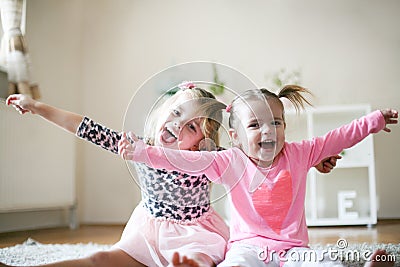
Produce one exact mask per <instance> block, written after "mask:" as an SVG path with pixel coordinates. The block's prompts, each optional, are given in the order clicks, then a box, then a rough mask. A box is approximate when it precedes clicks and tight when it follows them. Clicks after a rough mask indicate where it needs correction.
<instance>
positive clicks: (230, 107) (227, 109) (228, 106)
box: [225, 104, 232, 113]
mask: <svg viewBox="0 0 400 267" xmlns="http://www.w3.org/2000/svg"><path fill="white" fill-rule="evenodd" d="M231 109H232V105H231V104H229V105H227V106H226V108H225V110H226V112H228V113H230V112H231Z"/></svg>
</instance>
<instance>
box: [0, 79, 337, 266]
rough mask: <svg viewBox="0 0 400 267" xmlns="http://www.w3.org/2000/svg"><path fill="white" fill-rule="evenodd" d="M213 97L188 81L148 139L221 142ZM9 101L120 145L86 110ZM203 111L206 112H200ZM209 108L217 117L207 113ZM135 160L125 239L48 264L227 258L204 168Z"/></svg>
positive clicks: (192, 144) (171, 143) (194, 145)
mask: <svg viewBox="0 0 400 267" xmlns="http://www.w3.org/2000/svg"><path fill="white" fill-rule="evenodd" d="M214 99H215V98H214V96H213V95H212V94H211V93H209V92H207V91H205V90H203V89H201V88H198V87H196V86H195V85H194V84H191V83H186V84H183V85H182V86H181V89H180V90H179V91H178V92H177V93H176V94H175V95H174V96H172V97H171V98H169V99H168V100H167V101H166V102H165V103H164V104H163V105H162V106H161V107H160V109H158V110H157V111H156V112H154V113H153V116H152V118H153V119H154V120H153V123H152V124H151V125H152V126H153V128H151V127H147V128H148V130H149V132H150V133H148V134H146V136H147V137H149V138H147V139H148V140H146V141H147V143H148V144H151V145H155V146H165V147H169V148H172V149H184V150H198V147H199V144H200V143H201V141H202V140H204V138H205V137H207V138H210V139H211V140H213V142H214V143H215V144H216V145H218V144H219V140H218V128H219V123H218V122H217V121H218V118H219V117H220V116H221V112H220V111H221V108H224V107H225V105H222V104H220V103H217V102H215V101H214ZM213 101H214V102H213ZM7 104H9V105H10V104H11V105H13V106H14V107H15V108H16V109H17V110H18V111H19V112H20V113H22V114H24V113H26V112H31V113H34V114H38V115H40V116H42V117H43V118H45V119H47V120H49V121H50V122H53V123H55V124H56V125H58V126H60V127H62V128H64V129H66V130H67V131H69V132H71V133H74V134H75V133H76V135H77V136H79V137H81V138H83V139H85V140H88V141H90V142H93V143H94V144H96V145H99V146H101V147H103V148H104V149H106V150H109V151H111V152H113V153H117V142H118V140H119V139H120V138H121V133H119V132H115V131H113V130H111V129H108V128H106V127H104V126H102V125H99V124H97V123H95V122H94V121H92V120H91V119H89V118H87V117H83V116H81V115H78V114H75V113H71V112H67V111H64V110H60V109H57V108H55V107H52V106H49V105H46V104H43V103H40V102H37V101H34V100H32V99H31V98H28V97H25V96H22V95H12V96H10V97H9V98H8V99H7ZM197 109H198V110H197ZM201 111H203V112H202V113H201ZM199 115H201V116H202V117H206V119H201V118H200V119H199V118H198V116H199ZM210 116H211V117H213V118H214V120H213V119H211V118H207V117H210ZM215 119H216V120H217V121H216V120H215ZM336 159H337V157H332V158H327V159H326V160H324V161H322V162H321V163H320V164H318V165H317V169H318V170H319V171H320V172H329V171H330V170H331V169H332V168H333V167H334V166H335V164H336ZM135 167H136V169H137V174H138V176H139V180H140V183H141V189H142V201H141V203H140V204H139V205H138V206H137V208H136V209H135V210H134V211H133V213H132V216H131V218H130V220H129V222H128V224H127V226H126V227H125V229H124V232H123V234H122V237H121V240H120V241H119V242H118V243H117V244H115V245H114V246H113V248H112V250H111V251H106V252H100V253H96V254H94V255H93V256H91V257H89V258H84V259H78V260H73V261H68V262H62V263H55V264H50V265H47V266H55V267H57V266H58V267H62V266H72V267H74V266H143V265H146V266H151V267H152V266H167V265H169V264H171V263H172V264H173V265H174V266H187V265H190V266H196V265H197V266H212V265H214V264H216V263H219V262H220V261H221V260H222V259H223V256H224V253H225V245H226V241H227V239H228V229H227V226H226V225H225V223H224V222H223V221H222V219H221V218H220V217H219V216H218V215H217V214H216V212H215V211H214V210H213V209H212V208H211V207H210V187H209V182H208V180H207V178H206V177H205V176H204V175H199V176H190V175H187V174H185V173H181V172H176V171H173V172H168V171H165V170H164V169H153V168H149V167H147V166H145V165H144V164H135ZM174 251H177V252H179V253H180V254H183V255H185V256H184V257H183V258H182V259H181V258H180V256H179V254H178V253H176V254H173V253H174ZM0 266H2V265H1V264H0ZM3 266H4V265H3Z"/></svg>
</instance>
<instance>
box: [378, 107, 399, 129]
mask: <svg viewBox="0 0 400 267" xmlns="http://www.w3.org/2000/svg"><path fill="white" fill-rule="evenodd" d="M381 112H382V115H383V117H384V118H385V122H386V127H385V128H384V129H383V130H384V131H385V132H388V133H390V132H391V130H390V129H389V128H388V127H387V125H388V124H397V122H398V117H399V112H398V111H397V110H395V109H390V108H387V109H382V110H381Z"/></svg>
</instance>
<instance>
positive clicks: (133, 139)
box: [127, 132, 139, 143]
mask: <svg viewBox="0 0 400 267" xmlns="http://www.w3.org/2000/svg"><path fill="white" fill-rule="evenodd" d="M127 138H128V140H129V141H131V143H134V142H136V141H138V140H139V138H137V136H136V135H135V134H134V133H133V132H128V135H127Z"/></svg>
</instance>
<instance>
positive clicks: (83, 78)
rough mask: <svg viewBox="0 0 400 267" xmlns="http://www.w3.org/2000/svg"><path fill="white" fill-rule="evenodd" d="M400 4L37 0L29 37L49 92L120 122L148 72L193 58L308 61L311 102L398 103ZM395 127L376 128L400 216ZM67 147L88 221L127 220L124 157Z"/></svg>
mask: <svg viewBox="0 0 400 267" xmlns="http://www.w3.org/2000/svg"><path fill="white" fill-rule="evenodd" d="M399 10H400V2H399V1H396V0H392V1H389V0H385V1H371V0H369V1H363V0H357V1H356V0H351V1H348V0H341V1H323V2H321V1H318V0H306V1H296V0H284V1H230V0H229V1H228V0H225V1H208V0H207V1H183V0H170V1H132V0H112V1H111V0H72V1H71V0H57V1H54V0H35V1H28V10H27V15H28V19H27V40H28V43H29V46H30V52H31V56H32V62H33V70H34V77H35V79H36V80H37V81H38V82H39V83H40V85H41V87H42V94H43V101H45V102H48V103H51V104H54V105H56V106H59V107H63V108H66V109H69V110H72V111H76V112H79V113H83V114H86V115H88V116H90V117H92V118H94V119H95V120H97V121H99V122H101V123H103V124H105V125H107V126H109V127H111V128H114V129H117V130H120V129H122V122H123V116H124V112H125V109H126V107H127V105H128V103H129V99H130V98H131V96H132V95H133V94H134V92H135V90H136V89H137V88H139V86H140V85H141V84H142V83H143V82H144V81H145V80H146V79H147V78H149V77H150V76H151V75H153V74H155V73H156V72H158V71H160V70H162V69H163V68H165V67H169V66H170V65H172V64H176V63H182V62H188V61H192V60H210V61H217V62H220V63H223V64H227V65H230V66H232V67H234V68H236V69H238V70H240V71H242V72H243V73H245V74H246V75H248V76H249V77H250V78H251V79H253V81H255V83H256V84H257V85H259V86H263V85H265V84H266V82H267V80H266V75H267V74H269V73H271V72H273V71H276V70H278V69H280V68H282V67H287V68H292V69H293V68H301V71H302V80H303V84H304V85H305V86H307V87H308V88H310V89H311V90H312V91H313V92H314V94H315V98H314V99H313V103H314V104H315V105H333V104H352V103H370V104H371V105H372V107H373V108H374V109H375V108H382V107H394V108H397V109H400V90H399V89H398V88H397V83H398V78H399V77H400V52H399V51H400V50H399V47H400V29H399V27H398V25H400V14H399ZM148 93H149V94H151V95H154V94H156V92H148ZM150 104H151V103H145V101H143V105H144V106H143V110H147V109H148V108H149V105H150ZM140 115H141V114H138V116H140ZM136 127H137V128H136V129H134V130H140V129H141V127H142V118H139V119H138V125H137V126H136ZM399 133H400V128H399V126H397V127H394V129H393V133H392V134H391V135H387V134H384V133H380V134H378V135H376V137H375V152H376V176H377V186H378V196H379V199H380V208H379V212H378V216H379V217H397V218H399V217H400V210H399V208H398V204H397V203H399V202H400V194H399V193H398V190H399V188H400V179H399V178H400V177H399V174H398V171H397V168H396V167H395V166H396V160H397V158H398V157H397V153H398V151H400V138H399V137H400V134H399ZM65 157H66V158H69V157H75V158H76V179H77V187H78V188H77V189H78V200H79V208H80V216H81V217H80V218H81V221H82V222H84V223H120V222H125V221H126V220H127V219H128V218H129V215H130V212H131V211H132V209H133V207H134V206H135V205H136V204H137V202H138V200H139V199H140V196H139V194H140V193H139V191H138V189H137V187H136V185H135V183H134V182H133V181H132V179H131V178H130V176H129V173H128V170H127V168H126V167H125V164H124V162H123V161H122V160H120V159H119V158H118V157H117V156H114V155H112V154H111V153H107V152H103V151H102V150H100V149H99V148H97V147H95V146H93V145H90V144H87V143H85V142H83V141H80V140H77V141H76V153H75V154H66V155H65ZM60 160H63V159H60Z"/></svg>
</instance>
